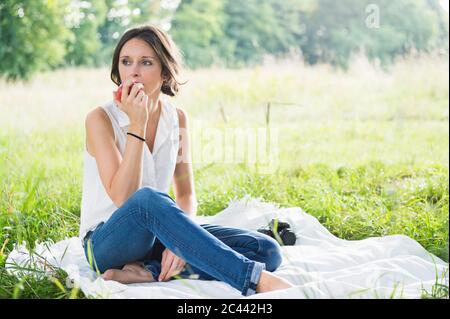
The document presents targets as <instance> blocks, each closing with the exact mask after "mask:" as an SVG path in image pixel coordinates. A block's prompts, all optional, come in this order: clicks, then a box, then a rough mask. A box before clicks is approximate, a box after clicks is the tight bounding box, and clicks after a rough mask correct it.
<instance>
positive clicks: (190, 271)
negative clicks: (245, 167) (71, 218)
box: [83, 187, 282, 296]
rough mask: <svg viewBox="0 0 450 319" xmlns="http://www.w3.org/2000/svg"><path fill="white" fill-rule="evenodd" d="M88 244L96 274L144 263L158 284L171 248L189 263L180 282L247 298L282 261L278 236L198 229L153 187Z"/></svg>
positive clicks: (85, 242) (137, 194)
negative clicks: (203, 283) (206, 284)
mask: <svg viewBox="0 0 450 319" xmlns="http://www.w3.org/2000/svg"><path fill="white" fill-rule="evenodd" d="M261 226H262V225H261ZM83 246H84V251H85V255H86V258H87V259H88V261H90V264H91V267H92V268H93V269H94V270H96V271H99V272H101V273H103V272H105V271H106V270H107V269H121V268H122V267H123V266H124V265H125V264H128V263H131V262H136V261H141V262H143V263H144V267H145V268H146V269H147V270H148V271H150V272H151V273H152V275H153V278H155V280H157V278H158V276H159V273H160V271H161V259H162V252H163V251H164V249H165V248H168V249H169V250H171V251H172V252H173V253H174V254H175V255H177V256H178V257H180V258H182V259H183V260H184V261H185V262H186V265H185V267H184V269H183V271H182V272H181V273H179V274H178V275H177V276H176V278H193V277H194V278H197V279H203V280H219V281H223V282H226V283H228V284H230V285H231V286H232V287H234V288H236V289H238V290H239V291H240V292H241V294H242V295H243V296H249V295H252V294H254V293H256V285H257V284H258V282H259V279H260V276H261V272H262V271H263V270H264V269H266V270H267V271H274V270H276V269H277V268H278V266H279V265H280V264H281V261H282V256H281V250H280V246H279V244H278V242H277V241H276V240H274V239H273V238H271V237H269V236H267V235H264V234H261V233H259V232H255V231H248V230H243V229H238V228H230V227H223V226H220V225H213V224H201V225H199V224H197V223H196V222H195V221H194V220H193V219H191V218H190V217H189V216H188V215H186V214H185V213H184V212H183V211H182V210H181V209H180V208H179V207H178V206H177V204H176V203H175V201H174V200H173V199H172V198H171V197H170V196H169V195H168V194H166V193H162V192H158V191H156V190H154V189H151V188H149V187H144V188H141V189H140V190H138V191H137V192H135V193H134V194H133V195H132V196H131V197H130V198H129V199H128V200H127V201H126V202H125V203H124V204H123V205H122V206H121V207H120V208H119V209H117V210H116V211H115V212H114V213H113V214H112V216H111V217H110V218H109V219H108V220H107V221H106V222H105V223H100V224H99V225H98V226H97V227H96V228H95V229H94V230H93V231H90V232H88V233H87V234H86V236H85V238H84V240H83ZM88 248H89V250H90V252H88ZM192 276H193V277H192Z"/></svg>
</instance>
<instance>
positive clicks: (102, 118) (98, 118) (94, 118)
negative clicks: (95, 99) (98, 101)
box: [85, 106, 108, 124]
mask: <svg viewBox="0 0 450 319" xmlns="http://www.w3.org/2000/svg"><path fill="white" fill-rule="evenodd" d="M101 122H104V123H106V122H108V115H107V114H106V111H105V109H104V108H103V107H101V106H97V107H95V108H93V109H91V110H90V111H89V112H88V113H87V114H86V119H85V123H86V124H88V123H95V124H99V123H101Z"/></svg>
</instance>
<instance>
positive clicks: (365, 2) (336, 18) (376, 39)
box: [301, 0, 448, 68]
mask: <svg viewBox="0 0 450 319" xmlns="http://www.w3.org/2000/svg"><path fill="white" fill-rule="evenodd" d="M437 12H439V13H441V14H442V9H440V10H439V11H437ZM438 21H439V20H438V17H437V15H436V11H433V10H432V9H431V8H430V6H429V5H428V4H427V3H426V1H416V0H397V1H388V0H375V1H372V0H343V1H332V0H317V6H316V8H315V9H314V10H313V11H312V12H311V13H310V14H309V15H308V16H307V19H306V26H307V27H306V32H305V35H304V41H303V42H302V45H301V48H302V52H303V54H304V56H305V59H306V60H307V61H308V62H309V63H311V64H314V63H318V62H325V63H331V64H333V65H338V66H341V67H344V68H346V67H347V66H348V64H349V62H350V59H351V58H352V56H353V55H354V54H356V53H359V52H363V53H366V54H367V56H368V57H369V58H370V59H372V60H379V61H380V62H381V64H382V65H389V64H391V63H392V62H393V61H394V60H395V58H396V57H398V56H402V55H406V54H409V53H410V52H411V51H413V50H415V51H417V52H425V51H428V50H429V49H431V48H432V47H433V44H435V42H433V41H435V39H436V38H437V37H438V32H439V31H438ZM442 32H445V31H442ZM447 34H448V32H447Z"/></svg>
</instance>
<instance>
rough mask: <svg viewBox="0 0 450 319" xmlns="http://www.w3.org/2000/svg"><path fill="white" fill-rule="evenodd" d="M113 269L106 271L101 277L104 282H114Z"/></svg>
mask: <svg viewBox="0 0 450 319" xmlns="http://www.w3.org/2000/svg"><path fill="white" fill-rule="evenodd" d="M115 271H116V270H115V269H108V270H107V271H105V272H104V273H103V275H102V278H103V279H104V280H114V277H115V273H114V272H115Z"/></svg>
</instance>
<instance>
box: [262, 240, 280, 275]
mask: <svg viewBox="0 0 450 319" xmlns="http://www.w3.org/2000/svg"><path fill="white" fill-rule="evenodd" d="M259 244H260V250H261V254H262V255H263V256H264V262H265V264H266V270H267V271H275V270H276V269H277V268H278V267H279V266H280V265H281V262H282V260H283V257H282V254H281V247H280V245H279V244H278V242H277V241H276V240H275V239H273V238H271V237H269V236H264V238H262V239H260V242H259Z"/></svg>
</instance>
